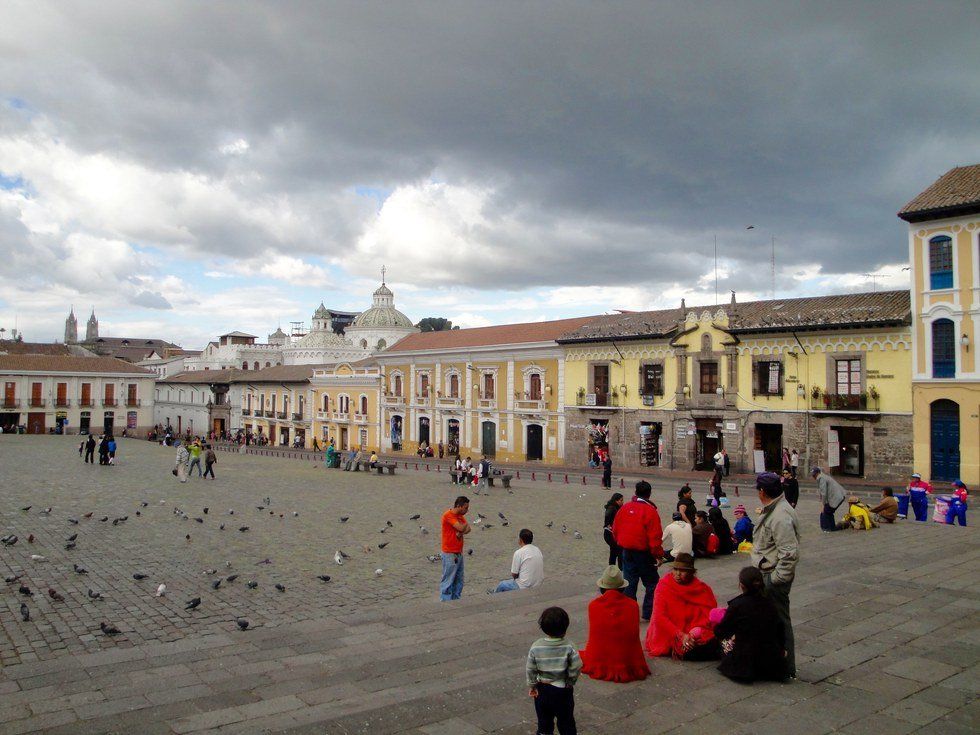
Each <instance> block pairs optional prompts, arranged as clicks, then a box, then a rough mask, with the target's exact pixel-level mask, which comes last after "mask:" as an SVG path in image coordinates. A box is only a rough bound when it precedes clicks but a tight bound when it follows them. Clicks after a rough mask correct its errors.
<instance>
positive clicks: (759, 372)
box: [754, 360, 783, 396]
mask: <svg viewBox="0 0 980 735" xmlns="http://www.w3.org/2000/svg"><path fill="white" fill-rule="evenodd" d="M754 388H755V395H757V396H781V395H782V394H783V363H781V362H779V361H778V360H765V361H760V362H757V363H756V364H755V385H754Z"/></svg>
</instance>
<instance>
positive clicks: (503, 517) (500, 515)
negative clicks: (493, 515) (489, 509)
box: [497, 511, 507, 521]
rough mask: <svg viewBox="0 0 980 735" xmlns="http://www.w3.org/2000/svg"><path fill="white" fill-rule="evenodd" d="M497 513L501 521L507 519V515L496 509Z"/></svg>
mask: <svg viewBox="0 0 980 735" xmlns="http://www.w3.org/2000/svg"><path fill="white" fill-rule="evenodd" d="M497 515H498V516H499V517H500V520H502V521H506V520H507V516H505V515H504V514H503V513H501V512H500V511H497Z"/></svg>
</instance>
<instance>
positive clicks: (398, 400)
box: [381, 395, 405, 406]
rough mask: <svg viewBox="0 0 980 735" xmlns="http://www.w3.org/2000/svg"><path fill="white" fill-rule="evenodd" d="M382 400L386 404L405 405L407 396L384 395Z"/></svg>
mask: <svg viewBox="0 0 980 735" xmlns="http://www.w3.org/2000/svg"><path fill="white" fill-rule="evenodd" d="M381 402H382V403H383V404H384V405H386V406H404V405H405V396H396V395H384V396H382V397H381Z"/></svg>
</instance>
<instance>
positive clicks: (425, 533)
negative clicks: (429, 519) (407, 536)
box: [419, 526, 429, 536]
mask: <svg viewBox="0 0 980 735" xmlns="http://www.w3.org/2000/svg"><path fill="white" fill-rule="evenodd" d="M419 533H421V534H422V535H423V536H428V535H429V529H428V528H426V527H425V526H419Z"/></svg>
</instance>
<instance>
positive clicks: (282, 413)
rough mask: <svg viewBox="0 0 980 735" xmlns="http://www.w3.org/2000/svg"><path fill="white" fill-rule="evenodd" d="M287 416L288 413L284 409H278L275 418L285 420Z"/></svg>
mask: <svg viewBox="0 0 980 735" xmlns="http://www.w3.org/2000/svg"><path fill="white" fill-rule="evenodd" d="M288 416H289V414H288V413H286V412H285V411H279V412H278V413H277V414H276V418H277V419H283V420H285V419H286V418H287V417H288Z"/></svg>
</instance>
